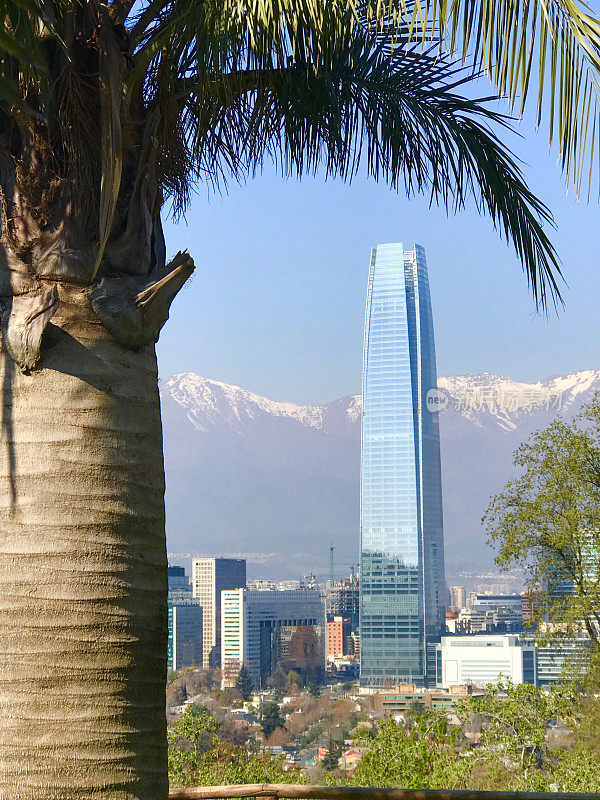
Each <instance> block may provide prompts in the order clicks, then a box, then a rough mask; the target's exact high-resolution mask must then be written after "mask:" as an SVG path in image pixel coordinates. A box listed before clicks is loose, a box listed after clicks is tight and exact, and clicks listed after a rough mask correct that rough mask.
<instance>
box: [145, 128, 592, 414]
mask: <svg viewBox="0 0 600 800" xmlns="http://www.w3.org/2000/svg"><path fill="white" fill-rule="evenodd" d="M513 144H514V146H515V147H516V148H517V152H518V153H519V155H520V156H521V157H522V158H523V159H524V160H525V161H526V162H527V163H526V165H525V171H526V175H527V177H528V180H529V185H530V186H531V187H532V188H533V189H534V190H536V191H537V193H538V195H539V196H540V197H541V198H542V199H543V200H544V201H545V202H547V203H548V204H549V205H550V207H551V209H552V211H553V213H554V215H555V218H556V222H557V224H558V230H557V231H556V232H554V234H553V237H554V241H555V244H556V246H557V248H558V251H559V254H560V256H561V259H562V265H563V271H564V275H565V278H566V280H567V283H568V286H566V287H565V289H564V298H565V301H566V308H565V309H564V310H562V311H560V312H559V315H558V316H556V315H554V314H553V313H551V316H550V319H549V320H548V319H545V318H544V317H542V316H539V315H536V314H535V313H534V305H533V302H532V300H531V296H530V294H529V293H528V290H527V285H526V280H525V277H524V275H523V273H522V270H521V267H520V265H519V263H518V262H517V260H516V258H515V257H514V256H513V254H512V251H511V250H510V249H508V248H507V246H506V244H505V243H504V242H502V241H501V240H500V238H499V236H498V234H497V233H496V232H495V231H494V229H493V228H492V225H491V222H490V220H489V219H488V218H486V217H480V216H479V215H478V214H477V212H476V210H475V209H474V207H473V206H471V207H470V208H468V209H467V210H466V211H465V212H462V213H461V214H459V215H456V216H453V215H450V216H447V215H446V213H445V211H444V210H443V209H438V208H432V209H429V207H428V202H427V200H425V199H423V198H416V199H412V200H410V201H409V200H407V199H406V198H405V196H404V195H403V194H401V193H400V194H397V193H395V192H392V191H390V190H389V189H388V188H387V187H386V186H385V185H384V184H376V183H375V182H374V181H372V180H367V179H365V178H364V177H363V175H362V174H361V175H359V176H358V177H357V178H356V179H355V180H354V181H353V183H352V184H351V185H350V186H347V185H344V184H343V183H341V182H340V181H327V182H326V181H325V180H324V179H323V178H322V177H319V176H317V177H316V178H304V179H302V181H300V182H299V181H297V180H295V179H288V180H282V179H281V178H280V177H279V176H278V175H276V174H275V173H274V171H273V170H272V169H271V168H266V169H265V171H264V173H263V174H262V175H261V176H259V177H257V178H255V179H254V180H252V181H248V182H247V183H246V184H245V185H244V186H237V185H232V186H230V187H229V192H228V193H227V194H223V195H222V196H219V195H215V194H214V193H213V194H209V193H208V192H207V190H206V188H205V187H202V186H200V187H199V191H198V194H197V196H196V197H195V198H194V199H193V201H192V204H191V206H190V208H189V210H188V213H187V221H186V222H180V223H179V224H177V225H174V224H173V223H171V222H168V223H167V226H166V236H167V247H168V250H169V252H170V254H173V253H174V252H175V251H176V250H177V249H179V248H187V249H188V250H189V251H190V252H191V254H192V255H193V257H194V259H195V262H196V273H195V276H194V278H193V279H192V281H191V283H189V284H188V285H187V286H186V287H185V288H184V290H183V291H182V293H181V294H180V296H179V297H178V298H177V299H176V301H175V303H174V305H173V308H172V312H171V319H170V320H169V322H168V323H167V325H166V326H165V328H164V329H163V332H162V335H161V340H160V342H159V346H158V351H159V365H160V373H161V377H168V376H169V375H172V374H173V373H175V372H183V371H188V370H192V371H194V372H197V373H198V374H200V375H203V376H205V377H208V378H214V379H216V380H222V381H225V382H227V383H235V384H238V385H241V386H243V387H244V388H247V389H251V390H252V391H255V392H257V393H259V394H264V395H267V396H269V397H272V398H274V399H280V400H294V401H298V402H314V403H317V402H324V401H328V400H333V399H336V398H338V397H342V396H344V395H348V394H353V393H356V392H358V391H360V379H361V366H362V364H361V359H362V352H361V350H362V326H363V316H364V303H365V291H366V282H367V273H368V265H369V254H370V248H371V246H372V245H374V244H377V243H378V242H390V241H402V242H404V244H405V245H407V246H410V245H412V243H413V242H415V241H416V242H419V243H420V244H422V245H423V246H424V247H425V249H426V252H427V258H428V263H429V278H430V282H431V294H432V302H433V313H434V322H435V334H436V346H437V360H438V373H439V374H441V375H448V374H464V373H471V372H484V371H489V372H496V373H503V374H507V375H510V376H511V377H513V378H516V379H520V380H535V379H538V378H542V377H546V376H547V375H550V374H553V373H557V372H567V371H569V370H576V369H585V368H589V367H600V343H599V339H598V327H599V316H600V314H599V311H600V293H599V291H598V284H599V272H598V261H599V257H598V238H599V237H598V234H599V232H600V205H598V203H597V202H592V203H590V204H587V202H582V203H577V202H576V200H575V198H574V193H573V191H572V189H569V193H568V194H567V192H566V188H565V184H564V182H563V181H562V178H561V175H560V172H559V170H558V169H557V167H556V166H555V157H554V156H551V155H549V154H548V148H547V144H546V140H545V138H544V136H543V135H542V134H535V133H534V132H532V131H528V135H527V138H526V139H525V140H517V141H513Z"/></svg>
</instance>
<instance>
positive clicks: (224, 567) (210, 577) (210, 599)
mask: <svg viewBox="0 0 600 800" xmlns="http://www.w3.org/2000/svg"><path fill="white" fill-rule="evenodd" d="M245 586H246V561H245V560H244V559H243V558H194V559H193V561H192V587H193V591H194V597H195V598H197V599H198V601H199V602H200V605H201V606H202V614H203V637H204V641H203V646H202V665H203V667H204V669H207V668H208V667H218V666H219V663H220V660H221V592H222V591H223V590H224V589H243V588H244V587H245Z"/></svg>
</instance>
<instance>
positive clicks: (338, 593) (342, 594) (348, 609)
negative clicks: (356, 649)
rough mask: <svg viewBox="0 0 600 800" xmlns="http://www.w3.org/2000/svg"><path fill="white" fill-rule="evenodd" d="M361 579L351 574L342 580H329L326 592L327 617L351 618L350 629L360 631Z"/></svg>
mask: <svg viewBox="0 0 600 800" xmlns="http://www.w3.org/2000/svg"><path fill="white" fill-rule="evenodd" d="M359 598H360V581H359V578H358V576H357V575H350V576H348V577H347V578H344V579H343V580H341V581H328V582H327V589H326V593H325V607H326V611H327V619H329V620H331V619H333V617H343V618H344V619H348V620H350V629H351V630H353V631H355V632H356V633H358V620H359Z"/></svg>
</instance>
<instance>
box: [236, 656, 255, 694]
mask: <svg viewBox="0 0 600 800" xmlns="http://www.w3.org/2000/svg"><path fill="white" fill-rule="evenodd" d="M235 688H236V689H237V690H238V692H239V693H240V694H241V695H242V697H243V698H244V700H249V699H250V696H251V694H252V690H253V685H252V676H251V675H250V670H249V669H248V667H247V666H246V665H245V664H242V666H241V667H240V671H239V673H238V676H237V680H236V682H235Z"/></svg>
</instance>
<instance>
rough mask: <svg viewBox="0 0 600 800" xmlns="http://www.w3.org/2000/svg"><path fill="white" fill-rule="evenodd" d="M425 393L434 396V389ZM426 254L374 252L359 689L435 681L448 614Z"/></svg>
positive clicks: (388, 248) (367, 343)
mask: <svg viewBox="0 0 600 800" xmlns="http://www.w3.org/2000/svg"><path fill="white" fill-rule="evenodd" d="M430 390H433V391H432V392H430ZM436 391H437V375H436V366H435V345H434V339H433V318H432V314H431V299H430V295H429V280H428V277H427V262H426V259H425V251H424V250H423V248H422V247H421V246H420V245H415V247H414V250H411V251H405V250H404V248H403V246H402V244H383V245H378V246H377V247H374V248H373V250H372V252H371V265H370V269H369V283H368V290H367V308H366V319H365V340H364V363H363V421H362V450H361V562H360V582H361V602H360V633H361V667H360V678H361V684H362V685H363V686H382V685H386V684H391V683H394V682H401V681H410V682H413V683H417V684H420V685H424V684H427V683H428V682H432V681H434V680H435V642H436V641H439V636H440V632H441V630H442V624H443V622H444V616H445V613H444V612H445V605H446V585H445V575H444V543H443V527H442V485H441V474H440V439H439V414H438V413H437V410H429V409H428V402H427V400H428V393H430V394H429V400H430V402H429V405H430V407H431V408H437V407H438V406H437V405H436V404H435V397H436Z"/></svg>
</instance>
